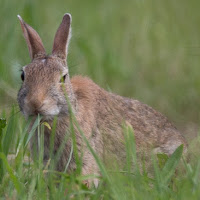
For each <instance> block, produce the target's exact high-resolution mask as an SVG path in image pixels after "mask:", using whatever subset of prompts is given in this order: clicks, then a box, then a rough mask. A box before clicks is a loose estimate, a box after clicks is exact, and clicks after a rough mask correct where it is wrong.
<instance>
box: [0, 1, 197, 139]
mask: <svg viewBox="0 0 200 200" xmlns="http://www.w3.org/2000/svg"><path fill="white" fill-rule="evenodd" d="M199 8H200V2H199V1H197V0H190V1H188V0H181V1H180V0H179V1H174V0H167V1H166V0H124V1H120V0H101V1H100V0H84V1H81V0H73V1H72V0H57V1H53V0H43V1H41V0H40V1H39V0H27V1H25V0H18V1H14V0H13V1H11V0H1V1H0V25H1V28H0V30H1V31H0V32H1V33H0V113H1V112H2V111H3V110H6V109H9V108H10V107H11V105H12V104H15V105H16V104H17V102H16V95H17V91H18V89H19V88H20V85H21V80H20V69H21V67H22V66H24V65H26V64H28V63H29V62H30V58H29V54H28V49H27V46H26V43H25V40H24V38H23V36H22V31H21V27H20V24H19V21H18V19H17V14H20V15H21V16H22V17H23V19H24V20H25V21H26V22H27V23H29V24H30V25H31V26H32V27H34V28H35V29H36V30H37V31H38V33H39V35H40V36H41V38H42V40H43V42H44V45H45V47H46V49H47V52H49V53H50V52H51V48H52V44H53V38H54V35H55V32H56V29H57V27H58V26H59V24H60V22H61V20H62V17H63V14H64V13H66V12H69V13H71V14H72V34H73V37H72V40H71V44H70V50H69V55H68V65H69V69H70V73H71V76H72V75H74V74H83V75H86V76H89V77H90V78H91V79H93V80H94V81H95V82H96V83H97V84H99V85H100V86H101V87H103V88H105V89H107V90H111V91H113V92H115V93H118V94H120V95H123V96H127V97H131V98H135V99H138V100H140V101H142V102H144V103H146V104H148V105H150V106H152V107H153V108H155V109H157V110H159V111H160V112H162V113H164V114H165V115H167V116H168V118H169V119H170V120H171V121H174V123H175V124H176V126H177V127H178V128H179V129H181V130H182V131H183V132H184V133H187V136H188V137H192V136H195V135H196V134H197V132H198V127H199V121H200V112H199V110H200V101H199V97H200V66H199V64H200V12H199Z"/></svg>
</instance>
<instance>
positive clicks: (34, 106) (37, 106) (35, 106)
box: [30, 100, 43, 114]
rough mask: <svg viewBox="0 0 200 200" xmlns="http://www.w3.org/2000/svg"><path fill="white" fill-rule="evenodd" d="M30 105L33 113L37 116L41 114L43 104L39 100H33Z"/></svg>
mask: <svg viewBox="0 0 200 200" xmlns="http://www.w3.org/2000/svg"><path fill="white" fill-rule="evenodd" d="M30 104H31V107H32V111H33V112H34V113H35V114H39V113H40V108H41V107H42V105H43V104H42V103H41V102H40V101H39V100H32V101H31V102H30Z"/></svg>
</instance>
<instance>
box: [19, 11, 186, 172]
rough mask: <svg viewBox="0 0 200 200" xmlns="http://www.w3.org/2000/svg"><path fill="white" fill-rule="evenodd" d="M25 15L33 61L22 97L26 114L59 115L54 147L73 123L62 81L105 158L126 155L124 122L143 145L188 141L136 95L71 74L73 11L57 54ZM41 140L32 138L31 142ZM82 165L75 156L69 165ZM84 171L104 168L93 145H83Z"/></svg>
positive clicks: (167, 148)
mask: <svg viewBox="0 0 200 200" xmlns="http://www.w3.org/2000/svg"><path fill="white" fill-rule="evenodd" d="M18 17H19V20H20V23H21V27H22V30H23V34H24V37H25V39H26V42H27V45H28V49H29V54H30V57H31V60H32V62H31V63H30V64H28V65H26V66H25V67H23V71H22V74H21V78H22V81H23V84H22V87H21V89H20V90H19V93H18V102H19V106H20V109H21V111H22V113H23V114H24V115H25V117H29V116H37V115H38V114H40V115H42V116H43V118H44V119H45V121H47V122H48V123H49V124H50V125H51V124H52V121H53V119H54V117H55V116H58V121H57V127H56V133H55V146H54V153H56V151H57V149H58V148H59V146H60V144H61V143H62V141H63V139H64V137H65V134H67V133H66V130H67V129H68V128H69V108H68V104H67V102H66V98H65V94H64V92H63V87H62V81H61V80H63V81H64V85H65V88H66V92H67V95H68V98H69V100H70V103H71V105H72V108H73V111H74V114H75V117H76V119H77V121H78V123H79V125H80V128H81V129H82V131H83V132H84V134H85V136H86V138H87V139H88V141H89V143H90V144H91V146H92V147H93V149H94V150H95V151H96V153H97V154H98V156H99V157H100V158H101V159H104V155H105V154H108V155H113V156H116V157H117V158H118V159H119V160H120V159H121V160H122V159H124V157H125V149H124V141H123V140H124V139H123V138H124V135H123V126H122V125H123V124H124V122H127V123H128V124H130V125H131V126H132V127H133V129H134V133H135V140H136V148H137V151H138V152H139V151H141V150H144V151H146V152H148V151H149V150H150V149H152V150H153V151H155V152H164V153H166V154H168V155H171V154H172V153H173V152H174V150H175V149H176V148H177V147H178V146H179V145H181V144H184V149H185V150H186V148H187V143H186V141H185V139H184V137H183V136H182V135H181V133H180V132H179V131H178V130H177V129H176V128H175V127H174V126H173V125H172V124H171V123H170V122H169V121H168V119H167V118H166V117H165V116H163V115H162V114H160V113H159V112H157V111H155V110H154V109H152V108H151V107H149V106H147V105H145V104H143V103H141V102H139V101H137V100H133V99H129V98H125V97H121V96H118V95H116V94H113V93H110V92H107V91H105V90H104V89H102V88H100V87H99V86H98V85H96V84H95V83H94V82H93V81H92V80H90V79H89V78H86V77H82V76H75V77H73V78H72V79H71V80H70V78H69V73H68V66H67V62H66V56H67V52H68V45H69V40H70V30H71V27H70V26H71V15H70V14H65V15H64V17H63V20H62V22H61V24H60V26H59V28H58V30H57V33H56V35H55V39H54V44H53V50H52V54H51V55H47V54H46V52H45V49H44V46H43V43H42V40H41V39H40V37H39V35H38V34H37V32H36V31H35V30H34V29H33V28H32V27H30V26H29V25H28V24H26V23H25V22H24V21H23V20H22V18H21V17H20V16H18ZM50 133H51V131H50V130H49V129H48V128H46V129H45V138H44V139H45V144H44V145H45V147H44V151H45V152H44V159H45V160H48V158H49V140H50ZM76 140H77V146H78V152H79V153H80V154H81V151H82V150H83V149H82V148H84V142H83V141H82V137H81V135H80V133H79V132H78V131H76ZM34 142H37V139H36V138H35V139H34V138H32V141H31V146H33V143H34ZM70 151H71V142H69V141H68V142H67V144H66V146H65V148H64V151H63V153H62V156H61V159H60V161H59V162H58V164H57V169H58V170H63V169H64V167H65V165H66V163H67V161H68V159H69V154H70ZM75 168H76V164H75V160H74V156H72V159H71V161H70V164H69V168H68V170H69V171H71V170H74V169H75ZM82 173H83V174H98V167H97V164H96V162H95V160H94V158H93V156H92V155H91V153H90V152H89V150H88V149H87V148H84V150H83V171H82Z"/></svg>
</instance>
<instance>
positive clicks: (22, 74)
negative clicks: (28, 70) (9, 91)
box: [21, 71, 25, 81]
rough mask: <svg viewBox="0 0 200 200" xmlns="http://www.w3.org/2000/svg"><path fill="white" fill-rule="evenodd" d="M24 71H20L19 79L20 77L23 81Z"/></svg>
mask: <svg viewBox="0 0 200 200" xmlns="http://www.w3.org/2000/svg"><path fill="white" fill-rule="evenodd" d="M24 76H25V75H24V71H22V73H21V79H22V81H24Z"/></svg>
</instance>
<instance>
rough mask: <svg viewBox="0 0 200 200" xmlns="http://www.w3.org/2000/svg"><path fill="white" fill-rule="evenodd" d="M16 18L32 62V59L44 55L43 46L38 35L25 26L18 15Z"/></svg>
mask: <svg viewBox="0 0 200 200" xmlns="http://www.w3.org/2000/svg"><path fill="white" fill-rule="evenodd" d="M17 17H18V18H19V20H20V24H21V27H22V31H23V34H24V37H25V40H26V43H27V45H28V50H29V54H30V57H31V60H33V59H34V58H36V57H38V56H41V55H42V56H44V55H46V52H45V49H44V45H43V43H42V40H41V38H40V36H39V35H38V33H37V32H36V31H35V30H34V29H33V28H32V27H31V26H29V25H28V24H26V23H25V22H24V20H23V19H22V18H21V17H20V16H19V15H18V16H17Z"/></svg>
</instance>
